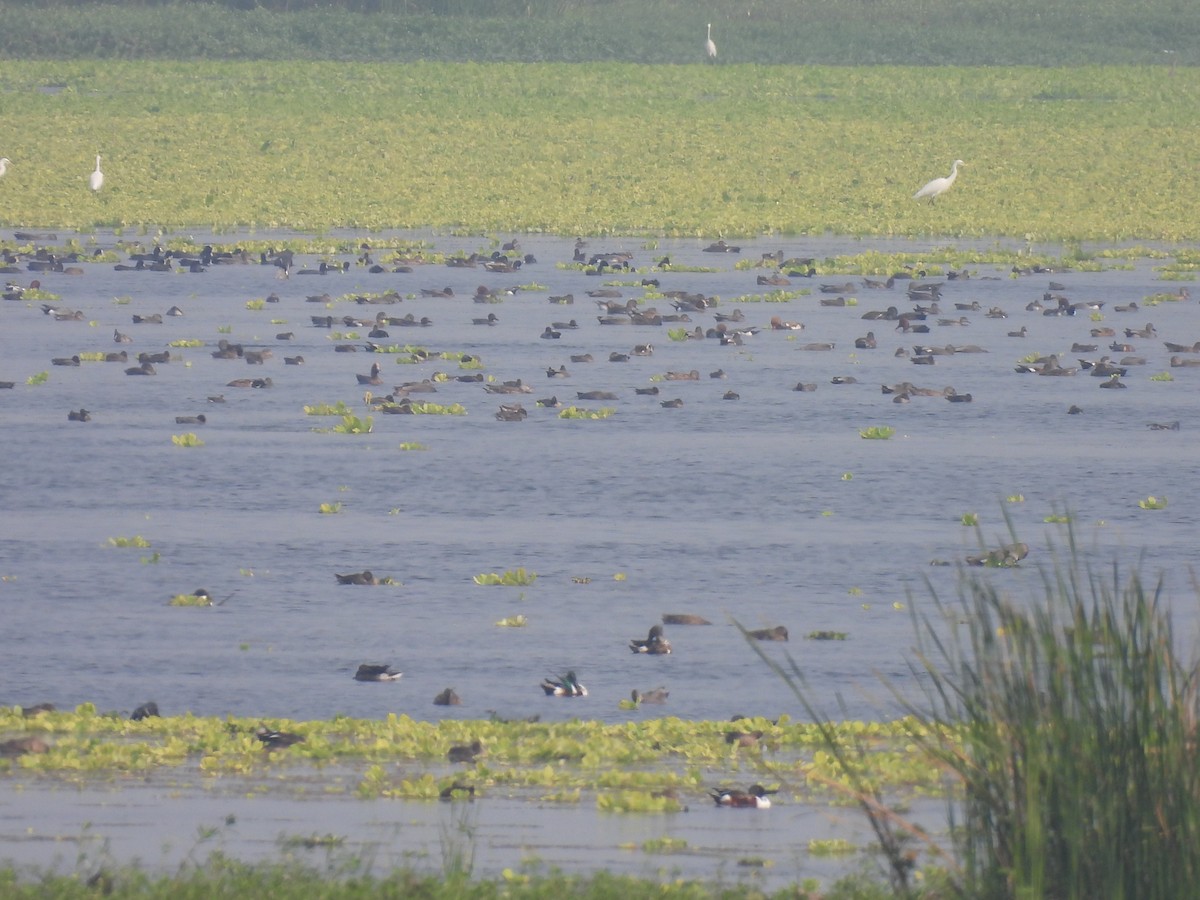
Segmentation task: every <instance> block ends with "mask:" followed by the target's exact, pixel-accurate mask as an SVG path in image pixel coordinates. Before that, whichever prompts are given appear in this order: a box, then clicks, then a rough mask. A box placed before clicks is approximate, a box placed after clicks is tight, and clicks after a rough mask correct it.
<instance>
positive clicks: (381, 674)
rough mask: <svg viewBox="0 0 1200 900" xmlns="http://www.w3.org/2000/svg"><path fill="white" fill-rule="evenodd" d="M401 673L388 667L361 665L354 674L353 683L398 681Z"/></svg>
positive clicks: (373, 664)
mask: <svg viewBox="0 0 1200 900" xmlns="http://www.w3.org/2000/svg"><path fill="white" fill-rule="evenodd" d="M403 674H404V673H403V672H397V671H396V670H395V669H393V668H392V667H391V666H389V665H377V664H375V663H362V664H361V665H359V667H358V671H357V672H355V673H354V680H355V681H399V680H400V676H401V675H403Z"/></svg>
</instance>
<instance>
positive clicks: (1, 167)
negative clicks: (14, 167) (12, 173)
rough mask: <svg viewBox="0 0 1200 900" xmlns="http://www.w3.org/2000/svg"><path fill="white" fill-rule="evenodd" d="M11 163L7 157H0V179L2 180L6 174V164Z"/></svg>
mask: <svg viewBox="0 0 1200 900" xmlns="http://www.w3.org/2000/svg"><path fill="white" fill-rule="evenodd" d="M10 162H12V160H11V159H9V158H8V157H7V156H0V178H3V177H4V176H5V174H6V173H7V172H8V164H9V163H10Z"/></svg>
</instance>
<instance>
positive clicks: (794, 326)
mask: <svg viewBox="0 0 1200 900" xmlns="http://www.w3.org/2000/svg"><path fill="white" fill-rule="evenodd" d="M771 330H772V331H803V330H804V324H803V323H802V322H785V321H784V320H783V319H782V318H780V317H779V316H771Z"/></svg>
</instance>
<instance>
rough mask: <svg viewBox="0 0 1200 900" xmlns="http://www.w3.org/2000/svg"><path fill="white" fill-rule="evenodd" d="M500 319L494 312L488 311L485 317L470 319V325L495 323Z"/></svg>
mask: <svg viewBox="0 0 1200 900" xmlns="http://www.w3.org/2000/svg"><path fill="white" fill-rule="evenodd" d="M499 321H500V319H499V317H498V316H497V315H496V314H495V313H488V314H487V318H486V319H472V320H471V324H472V325H495V324H496V323H497V322H499Z"/></svg>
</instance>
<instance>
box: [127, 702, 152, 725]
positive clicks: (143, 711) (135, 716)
mask: <svg viewBox="0 0 1200 900" xmlns="http://www.w3.org/2000/svg"><path fill="white" fill-rule="evenodd" d="M157 718H159V713H158V704H157V703H155V702H154V701H153V700H149V701H147V702H146V703H143V704H142V705H141V706H139V707H138V708H137V709H135V710H134V711H133V712H131V713H130V714H129V720H130V721H131V722H141V721H142V720H143V719H157Z"/></svg>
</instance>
